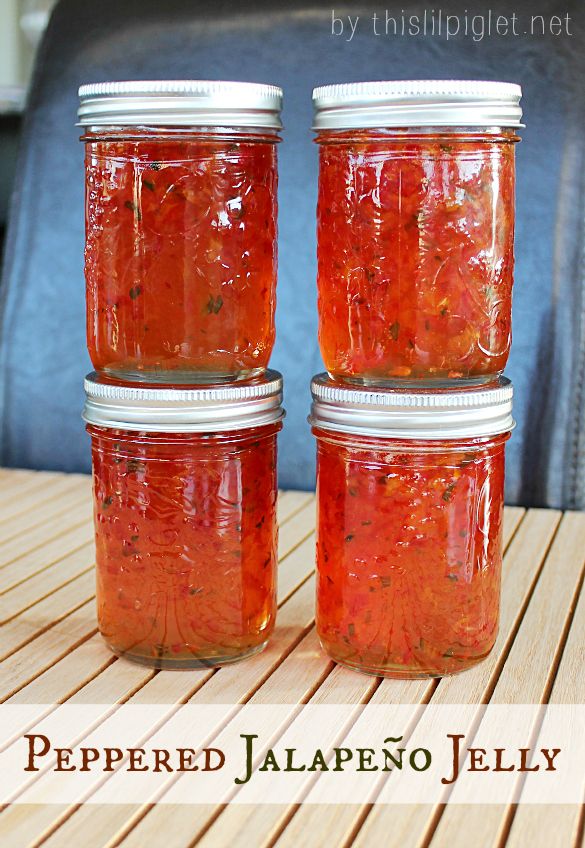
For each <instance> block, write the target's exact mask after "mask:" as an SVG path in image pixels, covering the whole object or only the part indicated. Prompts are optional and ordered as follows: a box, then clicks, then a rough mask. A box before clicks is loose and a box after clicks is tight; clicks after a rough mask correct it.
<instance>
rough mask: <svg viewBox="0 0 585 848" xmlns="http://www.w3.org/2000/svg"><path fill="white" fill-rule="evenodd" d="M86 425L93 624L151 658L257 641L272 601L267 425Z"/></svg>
mask: <svg viewBox="0 0 585 848" xmlns="http://www.w3.org/2000/svg"><path fill="white" fill-rule="evenodd" d="M280 427H281V424H280V423H275V424H270V425H268V426H264V427H255V428H248V429H245V430H241V431H231V432H225V433H219V434H217V433H216V434H208V433H188V434H180V433H178V434H177V433H175V434H168V433H140V432H130V431H125V430H114V429H109V428H108V429H106V428H103V427H97V426H94V425H89V426H88V428H87V429H88V431H89V433H90V434H91V437H92V455H93V480H94V496H95V497H94V513H95V527H96V565H97V605H98V621H99V628H100V631H101V633H102V635H103V637H104V639H105V641H106V642H107V644H108V645H109V647H110V648H111V649H112V650H113V651H114V652H115V653H116V654H118V655H119V656H126V657H128V658H129V659H132V660H134V661H137V662H141V663H144V664H146V665H150V666H154V667H156V668H195V667H199V666H214V665H219V664H222V663H227V662H232V661H234V660H238V659H240V658H242V657H245V656H248V655H250V654H253V653H255V652H256V651H258V650H261V649H262V648H263V647H264V645H265V644H266V641H267V639H268V637H269V635H270V633H271V631H272V629H273V626H274V617H275V612H276V563H277V523H276V498H277V482H276V434H277V431H278V430H279V429H280Z"/></svg>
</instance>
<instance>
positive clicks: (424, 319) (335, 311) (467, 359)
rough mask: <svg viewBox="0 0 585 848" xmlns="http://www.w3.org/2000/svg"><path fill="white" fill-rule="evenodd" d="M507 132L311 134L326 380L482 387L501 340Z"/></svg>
mask: <svg viewBox="0 0 585 848" xmlns="http://www.w3.org/2000/svg"><path fill="white" fill-rule="evenodd" d="M517 140H518V138H517V136H516V135H515V133H514V131H513V130H511V129H507V130H485V131H482V130H478V129H475V130H465V129H457V128H453V129H450V130H449V131H447V130H444V129H443V130H441V129H436V128H435V129H433V128H426V129H421V128H419V129H410V130H406V129H361V130H360V129H357V130H339V131H321V132H320V133H319V134H318V136H317V142H318V143H319V146H320V171H319V198H318V293H319V341H320V346H321V353H322V356H323V359H324V362H325V366H326V368H327V370H328V372H329V373H330V374H331V376H333V377H336V378H338V379H345V380H349V381H354V382H363V383H378V384H384V383H386V384H388V385H392V384H395V385H400V384H405V383H408V382H409V381H410V382H413V383H418V384H419V385H420V383H421V381H424V382H426V383H428V384H437V385H449V384H452V383H455V382H462V381H467V382H468V383H481V382H487V381H489V380H491V379H492V378H493V377H495V376H497V375H499V374H501V373H502V372H503V370H504V367H505V364H506V361H507V359H508V354H509V349H510V342H511V299H512V282H513V258H514V257H513V243H514V142H515V141H517Z"/></svg>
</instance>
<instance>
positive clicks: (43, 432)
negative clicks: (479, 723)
mask: <svg viewBox="0 0 585 848" xmlns="http://www.w3.org/2000/svg"><path fill="white" fill-rule="evenodd" d="M383 5H384V6H385V7H386V8H387V9H388V10H389V12H390V14H392V12H394V14H395V15H396V16H397V17H398V18H400V15H401V12H402V9H404V10H405V14H407V15H409V14H411V13H412V14H418V13H420V11H421V8H420V4H418V6H417V5H416V4H414V3H413V4H412V6H411V4H410V3H408V2H407V3H406V4H405V3H397V2H394V0H388V2H387V3H386V4H383ZM466 5H467V9H468V14H469V15H471V14H472V13H473V12H474V10H475V11H476V12H477V13H483V14H487V10H486V9H485V7H484V8H483V9H482V6H481V4H476V6H475V7H474V4H473V2H470V3H468V4H466ZM490 5H491V7H492V9H493V10H494V11H493V15H497V14H498V13H499V12H500V11H501V13H502V14H506V15H510V14H511V12H510V9H509V8H508V7H507V6H504V5H501V8H500V4H499V3H498V2H494V3H492V4H490ZM541 6H546V9H545V10H542V9H541V10H539V12H540V14H543V15H544V16H545V18H546V20H547V21H548V20H550V16H551V15H553V14H558V15H560V16H564V15H565V14H566V13H567V12H568V13H569V15H570V17H571V21H570V23H569V29H570V31H572V32H573V34H572V35H558V36H555V35H547V36H544V37H543V36H542V35H534V36H530V35H528V34H527V35H524V34H520V35H518V36H512V35H510V34H508V35H507V36H504V35H500V36H498V35H493V34H492V35H491V36H487V35H486V36H484V37H483V39H477V40H474V39H473V38H471V37H469V36H468V37H465V36H459V37H454V38H451V39H450V40H449V41H447V40H446V38H445V35H444V33H443V35H442V36H440V37H437V36H435V37H433V36H430V35H427V36H426V37H423V36H418V37H414V36H413V37H401V36H400V35H396V36H393V35H390V36H388V37H386V36H384V35H379V36H376V35H374V34H373V29H372V25H371V20H368V18H367V12H366V11H364V10H363V9H362V11H360V12H359V14H360V22H359V24H358V28H357V30H356V33H355V35H354V37H353V38H352V39H351V40H348V39H349V36H348V33H347V27H346V32H345V33H344V35H343V36H338V35H337V36H336V35H332V33H331V6H330V5H329V4H322V3H290V2H284V3H282V2H281V3H278V4H277V3H273V2H265V1H264V0H254V2H252V0H244V2H240V3H238V4H234V3H229V2H222V0H214V2H210V0H166V2H165V3H161V2H160V0H100V2H99V3H89V4H88V3H84V2H80V0H62V2H61V3H59V5H58V6H57V8H56V10H55V12H54V14H53V16H52V18H51V22H50V25H49V28H48V31H47V33H46V36H45V39H44V42H43V45H42V47H41V50H40V53H39V56H38V60H37V66H36V70H35V74H34V79H33V82H32V87H31V91H30V97H29V103H28V110H27V115H26V121H25V127H24V132H23V138H22V147H21V154H20V161H19V166H18V173H17V179H16V186H15V192H14V197H13V202H12V209H11V216H10V225H9V230H8V235H7V243H6V251H5V263H4V269H3V275H2V284H1V290H0V296H1V300H0V309H1V314H0V319H1V339H0V345H1V348H0V386H1V395H0V399H1V401H0V425H1V430H0V433H1V443H2V444H1V454H0V461H1V462H2V463H5V464H7V465H19V466H27V467H32V468H52V469H63V470H68V471H74V470H80V469H87V468H88V467H89V451H88V442H87V437H86V436H85V434H84V430H83V425H82V422H81V420H80V417H79V413H80V408H81V405H82V400H83V398H82V378H83V375H84V373H85V372H86V371H87V370H89V367H90V365H89V361H88V358H87V355H86V352H85V318H84V283H83V164H82V154H83V151H82V146H81V144H79V142H78V141H77V138H78V135H79V133H78V132H77V131H76V129H75V127H74V123H75V111H76V107H77V96H76V92H77V87H78V85H79V84H80V83H82V82H92V81H100V80H107V79H149V78H151V79H152V78H157V77H162V78H168V79H176V78H218V79H221V78H224V79H242V80H252V81H258V82H273V83H276V84H279V85H281V86H283V88H284V90H285V111H284V120H285V125H286V129H285V133H284V143H283V144H282V145H281V146H280V150H279V155H280V268H279V288H278V301H279V305H278V315H277V330H278V341H277V345H276V349H275V353H274V356H273V360H272V365H273V366H274V367H275V368H278V369H279V370H281V371H282V372H283V373H284V375H285V380H286V405H287V408H288V418H287V421H286V426H285V429H284V432H283V434H282V437H281V440H280V469H281V483H282V485H284V486H296V487H301V488H309V487H312V485H313V474H314V459H313V457H314V445H313V440H312V436H311V434H310V431H309V428H308V426H307V424H306V421H305V418H306V414H307V411H308V405H309V392H308V384H309V379H310V377H311V375H312V374H313V373H315V372H317V371H319V370H322V365H321V361H320V356H319V351H318V345H317V333H316V330H317V313H316V292H315V201H316V187H317V151H316V149H315V147H314V145H313V144H312V143H311V133H310V131H309V127H310V124H311V99H310V95H311V89H312V87H313V86H314V85H316V84H322V83H328V82H343V81H350V80H360V79H392V78H412V77H415V78H417V77H418V78H432V77H435V78H441V77H458V78H471V79H473V78H487V79H506V80H512V81H518V82H520V83H521V84H522V87H523V89H524V99H523V107H524V112H525V119H526V124H527V127H526V130H525V131H523V133H522V135H523V142H522V144H521V145H520V146H519V147H518V149H517V155H518V183H517V247H516V257H517V264H516V285H515V295H514V345H513V353H512V356H511V360H510V363H509V368H508V372H507V373H508V375H509V376H510V377H511V378H512V379H513V381H514V383H515V385H516V392H517V395H516V397H517V400H516V417H517V420H518V427H517V429H516V432H515V433H514V435H513V438H512V440H511V442H510V443H509V451H508V478H507V485H508V490H507V496H508V501H509V502H511V503H522V504H527V505H528V504H530V505H534V504H540V505H547V506H562V507H577V508H585V423H584V422H585V302H584V298H585V294H584V292H585V287H584V274H585V269H584V267H583V256H584V255H585V254H584V251H583V248H584V246H585V228H584V216H583V212H584V188H585V186H584V181H585V176H584V175H585V167H584V165H585V163H584V161H583V159H584V152H585V94H584V92H585V58H584V54H585V50H584V41H583V18H584V16H583V9H582V4H580V3H579V2H577V0H575V2H563V3H561V2H560V0H559V2H558V3H557V2H552V3H548V4H545V3H542V4H541ZM557 6H558V8H557ZM442 9H443V14H444V15H445V14H448V13H452V14H459V15H461V16H462V4H460V3H459V4H455V3H452V2H447V3H445V4H442ZM376 10H377V11H378V13H380V9H379V8H377V9H376ZM515 11H516V13H517V15H518V16H519V17H518V22H519V23H518V28H519V30H520V31H522V30H523V29H525V28H526V25H527V24H530V20H531V16H532V14H533V12H534V9H533V4H532V2H530V0H518V2H516V4H515ZM357 13H358V10H356V14H357ZM462 26H463V18H462ZM538 27H539V22H537V29H538ZM476 29H477V27H476Z"/></svg>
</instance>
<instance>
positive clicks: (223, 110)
mask: <svg viewBox="0 0 585 848" xmlns="http://www.w3.org/2000/svg"><path fill="white" fill-rule="evenodd" d="M79 94H80V98H81V106H80V109H79V118H80V123H81V125H82V126H83V127H84V130H85V132H84V135H83V137H82V140H83V141H85V145H86V157H85V171H86V247H85V277H86V284H87V341H88V348H89V354H90V357H91V361H92V363H93V366H94V368H95V369H96V371H98V372H102V373H105V374H109V375H111V376H113V377H115V378H118V379H122V380H127V381H131V382H135V381H144V382H166V383H171V384H181V383H182V384H188V383H193V384H197V383H202V382H221V381H224V380H225V381H232V380H235V379H243V378H248V377H251V376H253V375H257V374H260V373H262V371H264V370H265V369H266V367H267V365H268V360H269V358H270V354H271V351H272V348H273V345H274V335H275V331H274V310H275V297H276V261H277V257H276V212H277V198H276V188H277V162H276V143H277V142H278V141H279V129H280V128H281V122H280V109H281V103H282V92H281V90H280V89H279V88H276V87H274V86H269V85H256V84H251V83H231V82H230V83H228V82H201V81H179V82H162V81H158V82H156V81H154V82H124V83H103V84H96V85H85V86H82V87H81V89H80V92H79Z"/></svg>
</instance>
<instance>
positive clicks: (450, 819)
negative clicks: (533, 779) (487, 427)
mask: <svg viewBox="0 0 585 848" xmlns="http://www.w3.org/2000/svg"><path fill="white" fill-rule="evenodd" d="M530 514H531V513H529V516H530ZM584 560H585V515H577V514H576V513H572V514H571V513H565V515H564V517H563V520H562V522H561V525H560V527H559V530H558V533H557V535H556V537H555V540H554V543H553V545H552V548H551V550H550V553H549V555H548V557H547V559H546V562H545V565H544V568H543V569H542V574H541V576H540V578H539V580H538V583H537V585H536V588H535V590H534V594H533V596H532V598H531V601H530V604H529V606H528V609H527V610H526V614H525V616H524V620H523V622H522V627H521V628H520V631H519V632H518V634H517V636H516V639H515V640H514V644H513V645H512V647H511V649H510V653H509V655H508V658H507V660H506V663H505V665H504V667H503V669H502V671H501V674H500V676H499V679H498V681H497V685H496V687H495V689H494V692H493V695H492V697H491V701H492V702H493V703H502V704H523V703H525V704H539V703H546V701H547V700H548V697H549V694H550V687H551V685H552V682H553V680H554V675H555V674H556V666H557V662H558V658H559V655H560V652H561V651H562V648H563V645H564V642H565V638H566V624H567V620H568V618H569V617H570V616H571V613H572V606H573V603H574V600H575V597H576V592H577V590H578V588H579V586H580V581H581V579H582V573H583V563H584ZM460 703H461V701H460ZM469 744H471V743H469ZM507 816H508V810H507V809H506V808H505V807H502V806H500V805H490V806H481V805H474V806H471V807H469V808H468V809H467V810H465V809H462V808H461V807H458V806H447V807H446V808H445V810H444V812H443V815H442V816H441V818H440V821H439V824H438V827H437V828H436V831H435V833H434V836H433V841H432V843H431V845H433V844H435V845H439V846H440V845H443V844H445V843H448V844H449V846H452V848H459V846H463V845H464V839H463V833H462V829H464V828H463V822H465V828H471V832H473V833H475V832H477V833H481V843H478V845H479V844H481V845H490V846H491V845H495V844H496V843H497V840H498V839H499V838H500V837H501V836H503V835H504V829H505V828H506V826H507Z"/></svg>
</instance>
